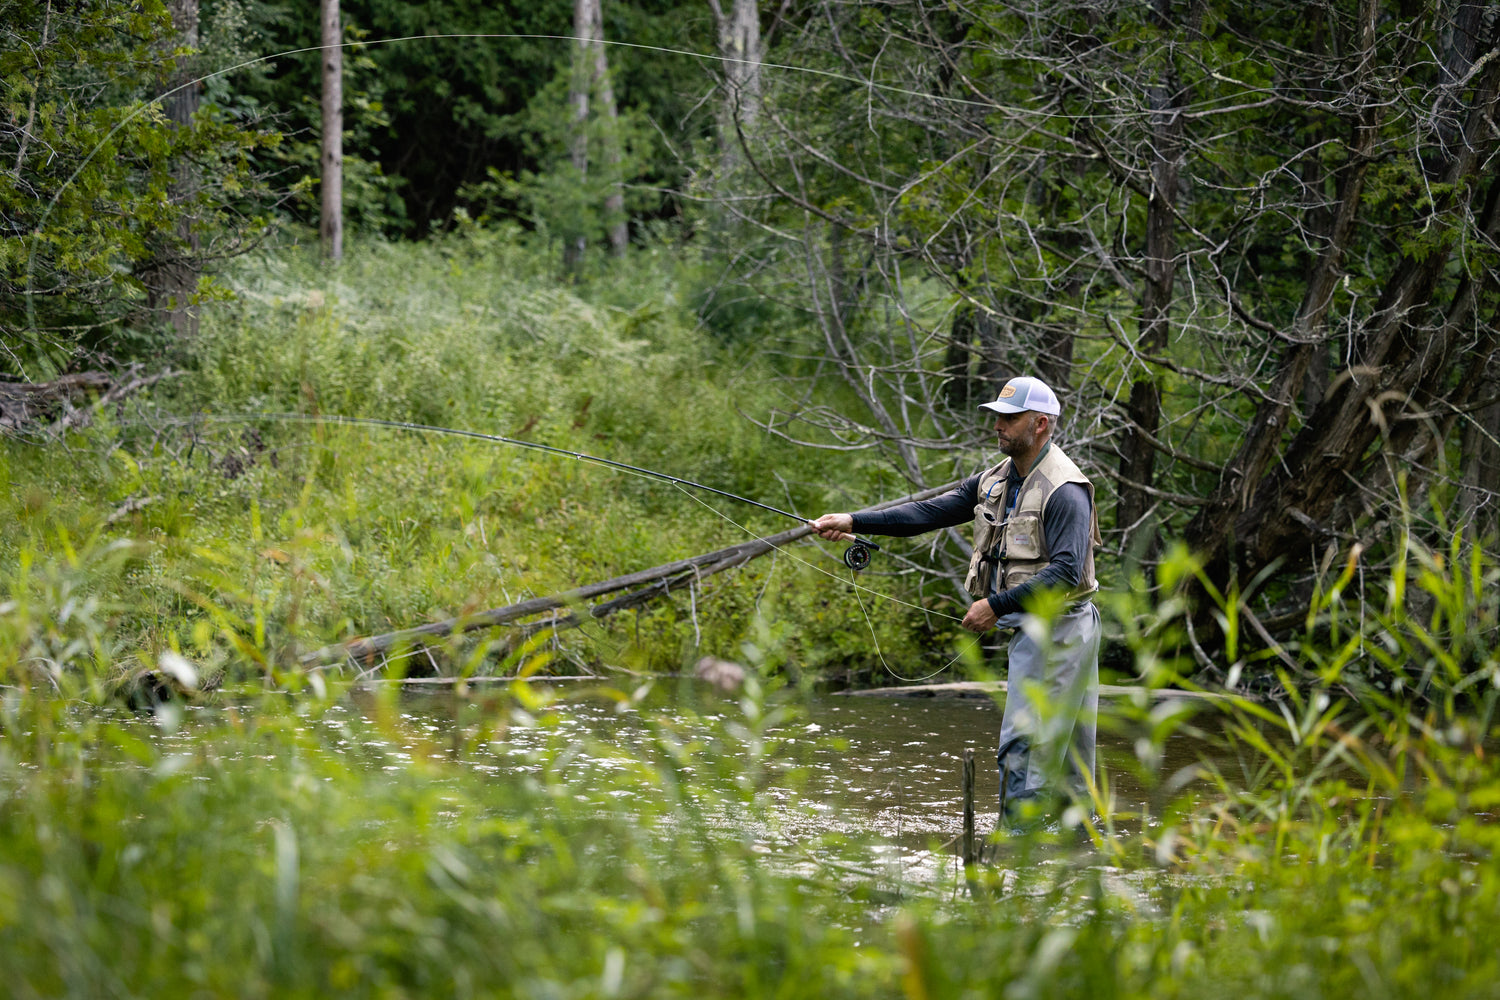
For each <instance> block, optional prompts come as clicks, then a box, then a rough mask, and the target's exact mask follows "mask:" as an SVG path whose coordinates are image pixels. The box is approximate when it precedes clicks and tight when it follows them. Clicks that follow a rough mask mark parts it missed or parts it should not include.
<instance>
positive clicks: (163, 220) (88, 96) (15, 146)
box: [0, 0, 277, 379]
mask: <svg viewBox="0 0 1500 1000" xmlns="http://www.w3.org/2000/svg"><path fill="white" fill-rule="evenodd" d="M4 19H5V20H4V30H5V31H6V33H7V43H6V45H5V46H4V47H3V52H0V101H3V102H4V106H5V109H6V111H5V113H6V115H7V117H8V119H9V120H10V121H12V122H14V123H15V127H14V128H8V129H6V130H5V132H4V137H3V139H0V158H3V159H4V161H5V162H6V164H7V167H8V169H12V170H13V171H14V175H15V176H14V183H10V184H6V185H5V186H4V188H3V189H0V215H3V216H4V218H5V219H6V226H5V232H4V233H3V234H0V348H3V350H4V362H3V364H4V370H5V371H6V372H8V373H10V374H11V375H13V376H23V377H27V378H32V379H45V378H47V377H50V376H51V375H53V374H55V373H57V372H60V371H63V370H66V369H67V368H68V366H69V365H70V364H71V363H72V361H73V359H74V357H75V355H76V354H77V353H78V352H79V351H81V350H89V349H92V348H95V347H99V346H106V345H109V346H114V345H115V344H117V343H118V342H119V339H118V338H119V335H120V334H121V332H122V331H121V326H122V324H130V325H136V326H139V325H143V324H144V322H145V320H144V319H143V318H142V317H141V316H140V315H139V310H140V308H141V306H142V300H143V298H144V296H145V292H146V283H147V279H148V276H149V274H150V272H151V271H153V269H157V268H160V267H162V266H165V265H166V264H168V263H170V262H178V261H184V260H198V259H201V258H202V257H204V256H212V257H223V256H226V255H229V254H232V253H234V252H235V251H236V249H237V248H238V247H239V246H242V245H243V241H245V240H246V239H248V238H250V237H252V236H253V235H254V234H256V233H257V232H259V231H260V230H261V229H263V228H264V227H265V225H266V224H267V220H266V219H265V218H264V217H263V216H261V215H260V214H258V213H259V212H260V211H261V199H262V197H263V192H262V191H261V190H260V181H259V177H258V169H257V165H256V158H257V156H258V155H259V154H260V153H261V152H262V151H264V150H265V149H266V148H268V147H270V146H272V145H274V143H275V141H276V138H277V137H276V135H275V134H274V133H271V132H268V131H264V130H259V129H257V128H256V127H255V125H254V124H253V123H251V122H246V121H242V120H236V119H235V118H234V117H232V116H229V115H225V114H221V113H220V112H219V110H218V109H217V108H216V107H214V106H213V105H212V104H209V105H206V106H204V107H203V108H202V110H201V111H200V113H199V114H198V115H197V117H196V118H195V119H194V121H193V124H192V125H191V127H187V128H179V127H175V126H173V125H172V124H171V123H169V122H168V121H166V119H165V118H164V117H163V114H162V111H161V108H160V106H159V105H158V104H157V103H155V99H156V98H157V97H158V95H159V94H160V93H161V92H162V91H163V90H164V88H165V83H164V81H166V80H167V79H169V78H170V77H171V75H172V72H173V66H174V63H173V59H174V51H175V50H174V46H173V37H174V36H173V29H172V22H171V18H170V16H169V15H168V14H167V12H166V8H165V7H164V6H163V5H162V4H161V3H149V4H145V5H140V4H127V3H117V2H114V0H99V2H92V3H86V4H82V5H73V6H69V7H66V8H59V7H57V5H55V4H50V3H48V4H44V3H40V2H37V3H31V2H20V3H12V4H8V5H7V7H6V10H5V13H4ZM187 164H191V168H190V169H191V170H192V171H193V175H194V178H195V181H194V183H193V184H191V185H188V186H184V184H183V175H182V174H181V171H182V170H183V169H184V168H185V165H187ZM208 244H211V245H212V246H213V249H212V251H211V252H208V253H205V251H204V250H202V249H200V246H201V245H208ZM202 291H203V292H205V293H208V292H211V288H210V287H204V288H203V289H202ZM209 297H211V295H210V296H209Z"/></svg>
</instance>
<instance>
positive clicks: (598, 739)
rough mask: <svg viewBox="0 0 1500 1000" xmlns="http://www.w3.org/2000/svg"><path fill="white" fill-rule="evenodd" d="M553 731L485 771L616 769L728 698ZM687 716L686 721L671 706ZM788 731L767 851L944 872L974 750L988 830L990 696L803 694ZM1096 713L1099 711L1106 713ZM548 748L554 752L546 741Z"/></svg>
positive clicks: (580, 710) (409, 715)
mask: <svg viewBox="0 0 1500 1000" xmlns="http://www.w3.org/2000/svg"><path fill="white" fill-rule="evenodd" d="M562 694H563V698H562V700H561V702H560V703H559V704H558V705H556V706H555V711H556V719H555V722H554V724H552V725H551V726H549V727H548V728H546V729H541V728H538V729H535V730H528V729H526V728H524V727H523V728H519V729H518V728H512V729H510V730H509V731H508V732H507V733H506V735H505V738H504V739H503V740H500V741H496V742H495V743H493V744H491V745H490V746H489V748H488V749H486V750H483V751H481V752H480V754H479V755H478V757H477V758H476V764H475V766H477V767H481V768H484V769H485V770H494V771H513V770H517V769H523V770H524V769H526V768H527V767H529V766H531V765H529V764H528V763H527V758H528V755H530V754H532V753H534V752H535V751H537V750H540V749H541V748H542V747H543V746H544V745H546V744H547V743H548V742H549V741H556V740H557V739H559V738H561V739H563V740H572V741H573V742H574V743H575V744H576V749H575V752H576V755H577V756H576V761H577V763H576V764H575V765H574V766H577V767H585V768H587V767H599V768H606V769H609V768H614V767H617V766H619V762H618V760H612V759H611V758H612V756H613V753H614V750H615V749H617V748H624V747H628V746H629V745H631V744H632V743H634V742H635V741H637V740H639V739H643V738H644V737H645V735H646V725H645V722H644V719H643V713H651V714H654V715H655V716H656V717H659V718H666V719H667V720H669V721H684V723H685V725H687V726H688V727H689V728H690V727H691V726H692V725H704V726H710V725H713V724H714V723H716V722H722V721H725V720H726V719H727V720H733V719H734V718H735V717H737V716H738V714H739V711H740V710H739V708H738V706H737V704H736V703H735V702H734V700H733V699H730V698H725V697H722V696H719V695H718V694H717V692H713V691H711V690H709V689H707V688H706V687H705V686H703V685H696V684H686V683H685V684H682V685H678V686H675V689H674V686H673V685H670V684H665V683H664V684H661V685H659V690H658V691H657V692H655V693H653V695H652V696H651V697H650V698H648V699H647V701H646V703H645V707H643V709H642V710H641V711H634V710H632V711H623V712H622V711H620V710H619V708H618V705H617V703H616V702H613V701H610V700H608V699H605V698H601V697H592V696H590V695H589V693H588V688H586V687H579V688H578V689H575V690H572V691H569V690H567V689H566V688H565V689H563V691H562ZM402 704H403V708H404V715H405V718H406V721H407V722H408V724H409V725H411V726H413V727H415V728H416V729H417V730H420V731H426V732H427V733H429V734H430V736H431V738H432V739H434V740H440V739H441V738H442V735H441V734H442V733H443V732H444V731H445V730H446V728H447V727H449V726H451V725H452V721H451V720H452V715H451V711H452V709H451V701H450V700H449V698H448V696H446V695H438V694H421V693H416V694H413V693H408V694H407V695H405V696H404V698H403V702H402ZM683 704H691V705H692V706H693V711H692V712H687V711H681V710H680V706H681V705H683ZM793 704H794V705H795V707H796V711H794V712H793V713H792V715H791V717H790V719H789V720H788V721H786V722H785V723H784V724H781V725H779V726H777V727H775V728H774V729H772V730H771V731H770V732H768V734H767V735H768V736H770V737H773V738H774V739H776V740H777V741H778V742H779V744H780V746H779V749H778V751H777V760H778V761H780V762H782V765H781V769H780V770H779V771H778V770H773V771H772V774H771V777H770V782H769V787H768V788H767V789H766V798H767V800H768V801H769V802H770V803H771V807H772V812H773V814H774V815H773V816H772V818H771V821H770V828H769V829H766V830H763V831H761V834H762V835H763V836H764V837H765V838H766V840H767V842H768V844H770V843H775V844H779V845H781V846H785V845H787V844H796V843H805V842H810V841H812V840H815V839H817V838H819V837H821V836H824V835H827V834H830V833H834V834H837V833H847V834H850V835H853V836H858V837H861V838H863V837H865V836H873V838H874V839H875V840H876V841H877V844H878V846H877V851H880V852H885V853H886V855H887V860H888V861H890V862H892V863H899V864H900V865H901V866H902V867H904V868H908V869H916V868H926V869H929V870H931V869H935V868H941V867H945V866H951V861H952V857H951V856H952V855H953V853H954V850H955V848H954V847H953V846H952V844H953V842H954V841H955V839H956V838H957V837H958V836H959V835H960V833H961V831H962V808H963V800H962V775H961V767H962V763H961V762H962V757H963V752H964V750H965V749H973V750H974V751H975V804H976V830H977V831H978V833H979V834H980V835H981V836H983V835H985V834H988V833H989V832H990V831H991V830H993V829H994V827H995V823H996V819H997V814H998V797H999V785H1000V782H999V775H998V773H997V771H996V766H995V746H996V742H997V736H998V733H999V728H1000V709H1001V706H1000V705H999V704H997V703H996V701H995V700H992V699H991V698H988V697H944V698H923V697H915V698H914V697H869V696H864V697H860V696H854V697H850V696H839V695H814V696H811V697H809V698H807V699H798V700H795V701H794V702H793ZM1108 705H1109V703H1108V702H1107V701H1106V702H1105V704H1104V707H1103V709H1102V711H1104V712H1106V713H1107V712H1108V711H1109V708H1108ZM1106 729H1107V726H1106V727H1105V729H1102V730H1101V734H1100V740H1099V758H1100V759H1099V768H1100V771H1101V773H1102V774H1103V775H1105V776H1106V779H1107V783H1108V787H1109V788H1110V790H1111V792H1112V794H1113V797H1114V802H1115V806H1116V809H1117V810H1121V811H1127V812H1135V811H1136V810H1137V809H1139V808H1140V807H1141V805H1142V804H1143V802H1144V801H1145V799H1146V798H1147V797H1148V793H1147V792H1146V790H1145V789H1144V788H1142V786H1141V785H1140V783H1139V782H1138V781H1136V780H1135V779H1134V778H1133V772H1134V770H1135V769H1134V767H1133V766H1132V764H1133V762H1134V761H1135V754H1136V748H1135V747H1134V745H1133V744H1132V743H1131V742H1130V741H1128V740H1126V739H1125V738H1122V737H1119V736H1113V735H1111V734H1110V733H1108V732H1107V731H1105V730H1106ZM554 745H555V743H554ZM1205 747H1206V745H1205V744H1204V743H1203V741H1202V740H1198V739H1193V738H1191V737H1189V736H1187V735H1177V736H1174V737H1171V738H1169V739H1168V740H1167V743H1166V747H1165V754H1164V759H1163V760H1162V763H1161V767H1162V769H1163V771H1162V773H1165V774H1171V773H1174V772H1176V771H1178V770H1179V769H1181V768H1184V767H1189V766H1191V765H1192V764H1193V763H1194V762H1195V761H1197V760H1198V759H1199V758H1200V756H1201V755H1202V754H1203V752H1204V750H1205Z"/></svg>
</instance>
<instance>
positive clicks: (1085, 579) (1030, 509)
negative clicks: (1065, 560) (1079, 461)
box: [964, 445, 1103, 600]
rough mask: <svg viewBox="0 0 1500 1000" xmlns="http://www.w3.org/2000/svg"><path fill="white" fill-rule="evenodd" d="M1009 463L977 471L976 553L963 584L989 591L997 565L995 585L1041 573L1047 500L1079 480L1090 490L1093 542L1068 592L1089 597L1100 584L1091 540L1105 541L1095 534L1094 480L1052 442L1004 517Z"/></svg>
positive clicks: (981, 593)
mask: <svg viewBox="0 0 1500 1000" xmlns="http://www.w3.org/2000/svg"><path fill="white" fill-rule="evenodd" d="M1010 463H1011V460H1010V459H1009V458H1006V459H1005V461H1003V462H1001V463H1000V464H999V465H997V466H995V467H994V468H993V469H990V470H988V471H986V472H985V473H984V474H983V475H981V476H980V477H979V503H977V504H975V506H974V554H973V556H971V557H970V559H969V575H968V576H967V577H966V578H965V580H964V587H965V588H966V589H967V590H968V591H969V593H971V594H973V595H974V598H975V599H976V600H978V599H980V598H984V597H988V596H989V595H990V582H991V580H992V579H993V578H994V574H995V570H996V569H997V567H998V569H999V571H1000V574H1001V575H1000V582H999V585H998V586H997V587H996V588H995V589H996V590H997V591H1000V590H1009V589H1010V588H1012V587H1019V586H1020V585H1021V584H1023V583H1025V582H1026V581H1027V580H1029V579H1031V578H1032V577H1033V576H1035V575H1036V574H1037V573H1040V572H1041V571H1042V569H1043V568H1044V567H1046V566H1047V565H1048V564H1049V563H1050V562H1051V561H1052V559H1051V556H1050V555H1049V554H1048V552H1047V539H1046V536H1045V534H1044V533H1043V531H1042V517H1043V515H1044V514H1045V513H1046V510H1047V501H1048V500H1049V499H1050V498H1051V497H1052V493H1053V491H1054V490H1056V489H1057V488H1058V487H1059V486H1061V485H1062V484H1063V483H1082V484H1083V485H1084V486H1086V487H1088V491H1089V506H1090V517H1089V520H1090V524H1089V541H1090V542H1091V543H1092V544H1090V545H1089V548H1088V551H1087V552H1085V553H1084V556H1083V568H1082V573H1081V577H1080V579H1079V581H1078V586H1077V587H1076V588H1075V589H1074V590H1073V593H1072V594H1071V595H1070V596H1071V597H1073V598H1074V599H1075V600H1076V599H1079V598H1083V597H1087V596H1088V595H1089V594H1092V593H1093V592H1094V591H1096V590H1098V589H1099V582H1098V581H1097V580H1096V579H1094V546H1096V545H1100V544H1102V543H1103V539H1102V538H1100V536H1099V512H1098V510H1097V509H1094V508H1093V504H1094V484H1093V483H1091V482H1089V480H1088V477H1087V476H1085V475H1084V474H1083V473H1082V472H1081V471H1079V468H1078V466H1076V465H1074V464H1073V460H1072V459H1071V458H1069V457H1068V456H1067V455H1064V454H1063V453H1062V449H1061V448H1058V447H1057V446H1056V445H1053V446H1051V447H1049V448H1047V449H1046V451H1045V452H1044V453H1043V454H1042V459H1041V461H1040V462H1038V463H1037V464H1036V467H1035V468H1033V469H1032V470H1031V472H1029V473H1028V474H1027V476H1026V478H1025V479H1023V480H1022V481H1021V487H1020V491H1021V497H1020V500H1018V501H1017V503H1016V507H1015V510H1014V511H1012V513H1011V516H1010V520H1008V521H1007V520H1006V519H1005V477H1006V474H1007V473H1008V472H1009V471H1010Z"/></svg>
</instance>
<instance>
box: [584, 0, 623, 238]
mask: <svg viewBox="0 0 1500 1000" xmlns="http://www.w3.org/2000/svg"><path fill="white" fill-rule="evenodd" d="M593 7H594V9H593V19H594V21H593V30H592V31H591V32H590V36H591V38H592V39H593V46H594V80H593V82H594V87H595V88H596V91H595V92H596V93H597V94H598V99H599V115H600V117H601V118H602V119H603V120H604V127H603V129H602V131H601V134H600V146H601V149H600V153H601V154H602V157H603V160H604V170H605V176H607V177H608V178H609V181H610V183H609V193H608V194H606V195H605V196H604V226H605V230H606V232H607V233H608V234H609V252H610V253H611V254H613V255H614V256H616V257H623V256H625V249H626V247H628V246H629V245H630V223H629V221H628V220H627V219H626V218H625V187H624V184H623V180H622V178H621V177H620V163H621V161H622V160H623V159H624V156H623V155H622V152H621V150H620V116H619V112H618V110H617V109H616V108H615V88H614V85H613V84H612V83H611V82H610V79H609V59H608V57H607V56H606V55H605V53H604V7H603V0H593Z"/></svg>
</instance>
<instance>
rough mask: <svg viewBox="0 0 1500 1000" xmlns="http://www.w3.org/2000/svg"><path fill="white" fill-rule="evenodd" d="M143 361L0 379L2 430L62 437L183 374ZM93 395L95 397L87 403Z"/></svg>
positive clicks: (24, 435)
mask: <svg viewBox="0 0 1500 1000" xmlns="http://www.w3.org/2000/svg"><path fill="white" fill-rule="evenodd" d="M141 372H142V369H141V366H140V365H130V366H128V367H126V368H125V369H123V370H122V371H119V372H115V373H110V372H97V371H95V372H74V373H72V374H69V375H63V376H60V377H58V378H56V379H53V380H52V381H51V382H11V381H5V380H0V434H5V435H8V436H11V437H28V436H37V435H41V436H44V437H47V438H57V437H60V436H61V435H62V434H63V433H64V432H65V431H69V430H74V429H76V428H79V427H83V426H85V425H87V424H88V422H89V421H90V420H92V419H93V416H94V414H95V413H97V412H98V411H99V410H100V409H102V408H103V407H105V406H108V405H109V404H111V403H118V402H119V401H120V400H122V399H124V398H125V397H126V396H129V395H131V394H132V393H135V392H139V391H140V390H142V389H146V388H149V387H151V386H153V385H155V384H156V383H157V382H160V381H161V380H162V379H167V378H174V377H176V376H178V375H181V374H182V372H179V371H161V372H154V373H152V374H149V375H143V374H142V373H141ZM90 398H92V402H91V403H89V404H88V405H83V404H84V403H85V401H87V400H89V399H90Z"/></svg>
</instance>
